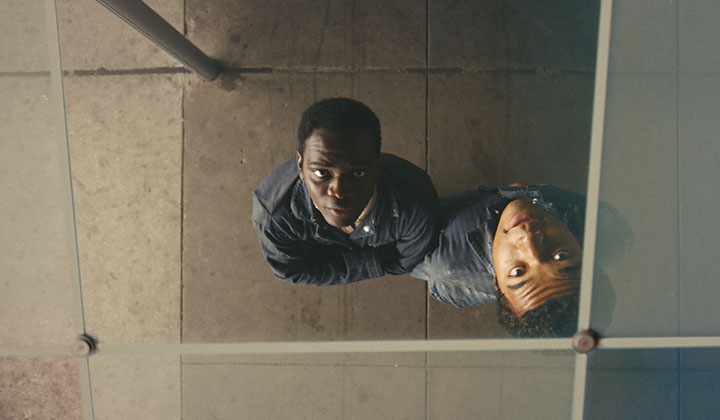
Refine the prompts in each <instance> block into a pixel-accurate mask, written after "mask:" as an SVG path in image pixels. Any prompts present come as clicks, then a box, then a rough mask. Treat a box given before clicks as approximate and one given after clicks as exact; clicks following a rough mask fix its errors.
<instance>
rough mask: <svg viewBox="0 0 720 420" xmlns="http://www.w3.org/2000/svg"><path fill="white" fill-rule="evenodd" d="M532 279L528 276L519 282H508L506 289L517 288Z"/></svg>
mask: <svg viewBox="0 0 720 420" xmlns="http://www.w3.org/2000/svg"><path fill="white" fill-rule="evenodd" d="M532 280H533V278H532V277H528V278H526V279H525V280H523V281H521V282H519V283H515V284H508V289H513V290H516V289H519V288H521V287H523V286H524V285H525V284H526V283H528V282H531V281H532Z"/></svg>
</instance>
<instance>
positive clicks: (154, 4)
mask: <svg viewBox="0 0 720 420" xmlns="http://www.w3.org/2000/svg"><path fill="white" fill-rule="evenodd" d="M57 3H58V25H59V26H60V44H61V48H62V53H63V68H64V69H65V70H67V71H74V70H98V69H106V70H118V69H148V68H153V67H181V65H180V64H179V63H178V62H177V61H176V60H175V59H174V58H173V57H171V56H170V55H168V54H167V53H166V52H165V51H163V50H162V49H161V48H159V47H158V46H156V45H155V44H154V43H153V42H152V41H150V40H149V39H147V38H145V37H144V36H143V35H141V34H140V33H138V31H136V30H135V29H133V28H132V27H130V26H129V25H128V24H127V23H125V22H124V21H122V20H121V19H120V18H118V17H117V16H116V15H115V14H113V13H112V12H110V11H109V10H108V9H106V8H105V7H104V6H102V5H101V4H100V3H98V2H97V1H95V0H58V2H57ZM145 3H146V4H147V5H148V6H150V7H151V8H152V9H153V10H154V11H155V12H156V13H157V14H159V15H160V16H162V17H163V19H165V20H166V21H168V22H169V23H170V24H171V25H173V27H175V29H177V30H178V31H179V32H180V33H183V30H184V28H183V26H184V25H183V16H184V13H183V2H182V0H146V1H145Z"/></svg>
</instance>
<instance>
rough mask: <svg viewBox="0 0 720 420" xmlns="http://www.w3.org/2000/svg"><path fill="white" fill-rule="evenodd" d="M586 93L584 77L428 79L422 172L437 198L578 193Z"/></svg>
mask: <svg viewBox="0 0 720 420" xmlns="http://www.w3.org/2000/svg"><path fill="white" fill-rule="evenodd" d="M592 90H593V77H592V75H591V74H587V75H585V74H579V75H563V76H556V75H537V74H532V75H531V74H517V73H513V72H504V73H499V74H498V73H465V74H452V75H437V76H434V75H433V76H431V77H430V85H429V105H428V108H429V111H428V133H429V141H428V143H429V144H428V160H429V168H428V171H429V173H430V176H431V177H432V179H433V181H434V182H435V186H436V188H437V189H438V192H439V194H441V195H448V194H452V193H455V192H459V191H464V190H466V189H470V188H474V187H475V186H477V185H496V184H507V183H511V182H515V181H519V182H524V183H526V184H537V183H542V184H552V185H556V186H558V187H561V188H566V189H570V190H575V191H579V192H583V191H584V190H585V188H586V185H587V159H588V156H589V136H590V120H591V116H592ZM449 162H452V164H449Z"/></svg>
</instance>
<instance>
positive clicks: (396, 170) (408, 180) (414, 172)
mask: <svg viewBox="0 0 720 420" xmlns="http://www.w3.org/2000/svg"><path fill="white" fill-rule="evenodd" d="M380 165H381V167H382V172H383V176H384V177H385V180H384V181H383V182H386V183H391V184H392V185H394V186H395V187H396V188H395V189H396V190H397V192H398V193H400V194H401V195H410V196H413V197H414V198H416V199H427V198H428V197H432V198H434V199H435V200H437V192H436V191H435V187H434V186H433V183H432V180H430V176H428V174H427V172H425V170H423V169H421V168H419V167H417V166H415V165H414V164H412V163H411V162H409V161H407V160H405V159H403V158H401V157H398V156H395V155H392V154H389V153H382V154H381V156H380Z"/></svg>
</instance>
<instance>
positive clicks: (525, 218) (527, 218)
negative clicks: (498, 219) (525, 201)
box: [505, 211, 540, 233]
mask: <svg viewBox="0 0 720 420" xmlns="http://www.w3.org/2000/svg"><path fill="white" fill-rule="evenodd" d="M539 220H540V219H538V218H537V217H533V216H532V215H531V214H530V212H527V211H526V212H523V213H520V214H518V215H517V216H515V217H513V218H512V220H511V221H510V225H509V226H508V228H507V229H505V233H508V232H509V231H510V230H511V229H512V228H514V227H516V226H518V225H520V224H521V223H525V222H534V221H539Z"/></svg>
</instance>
